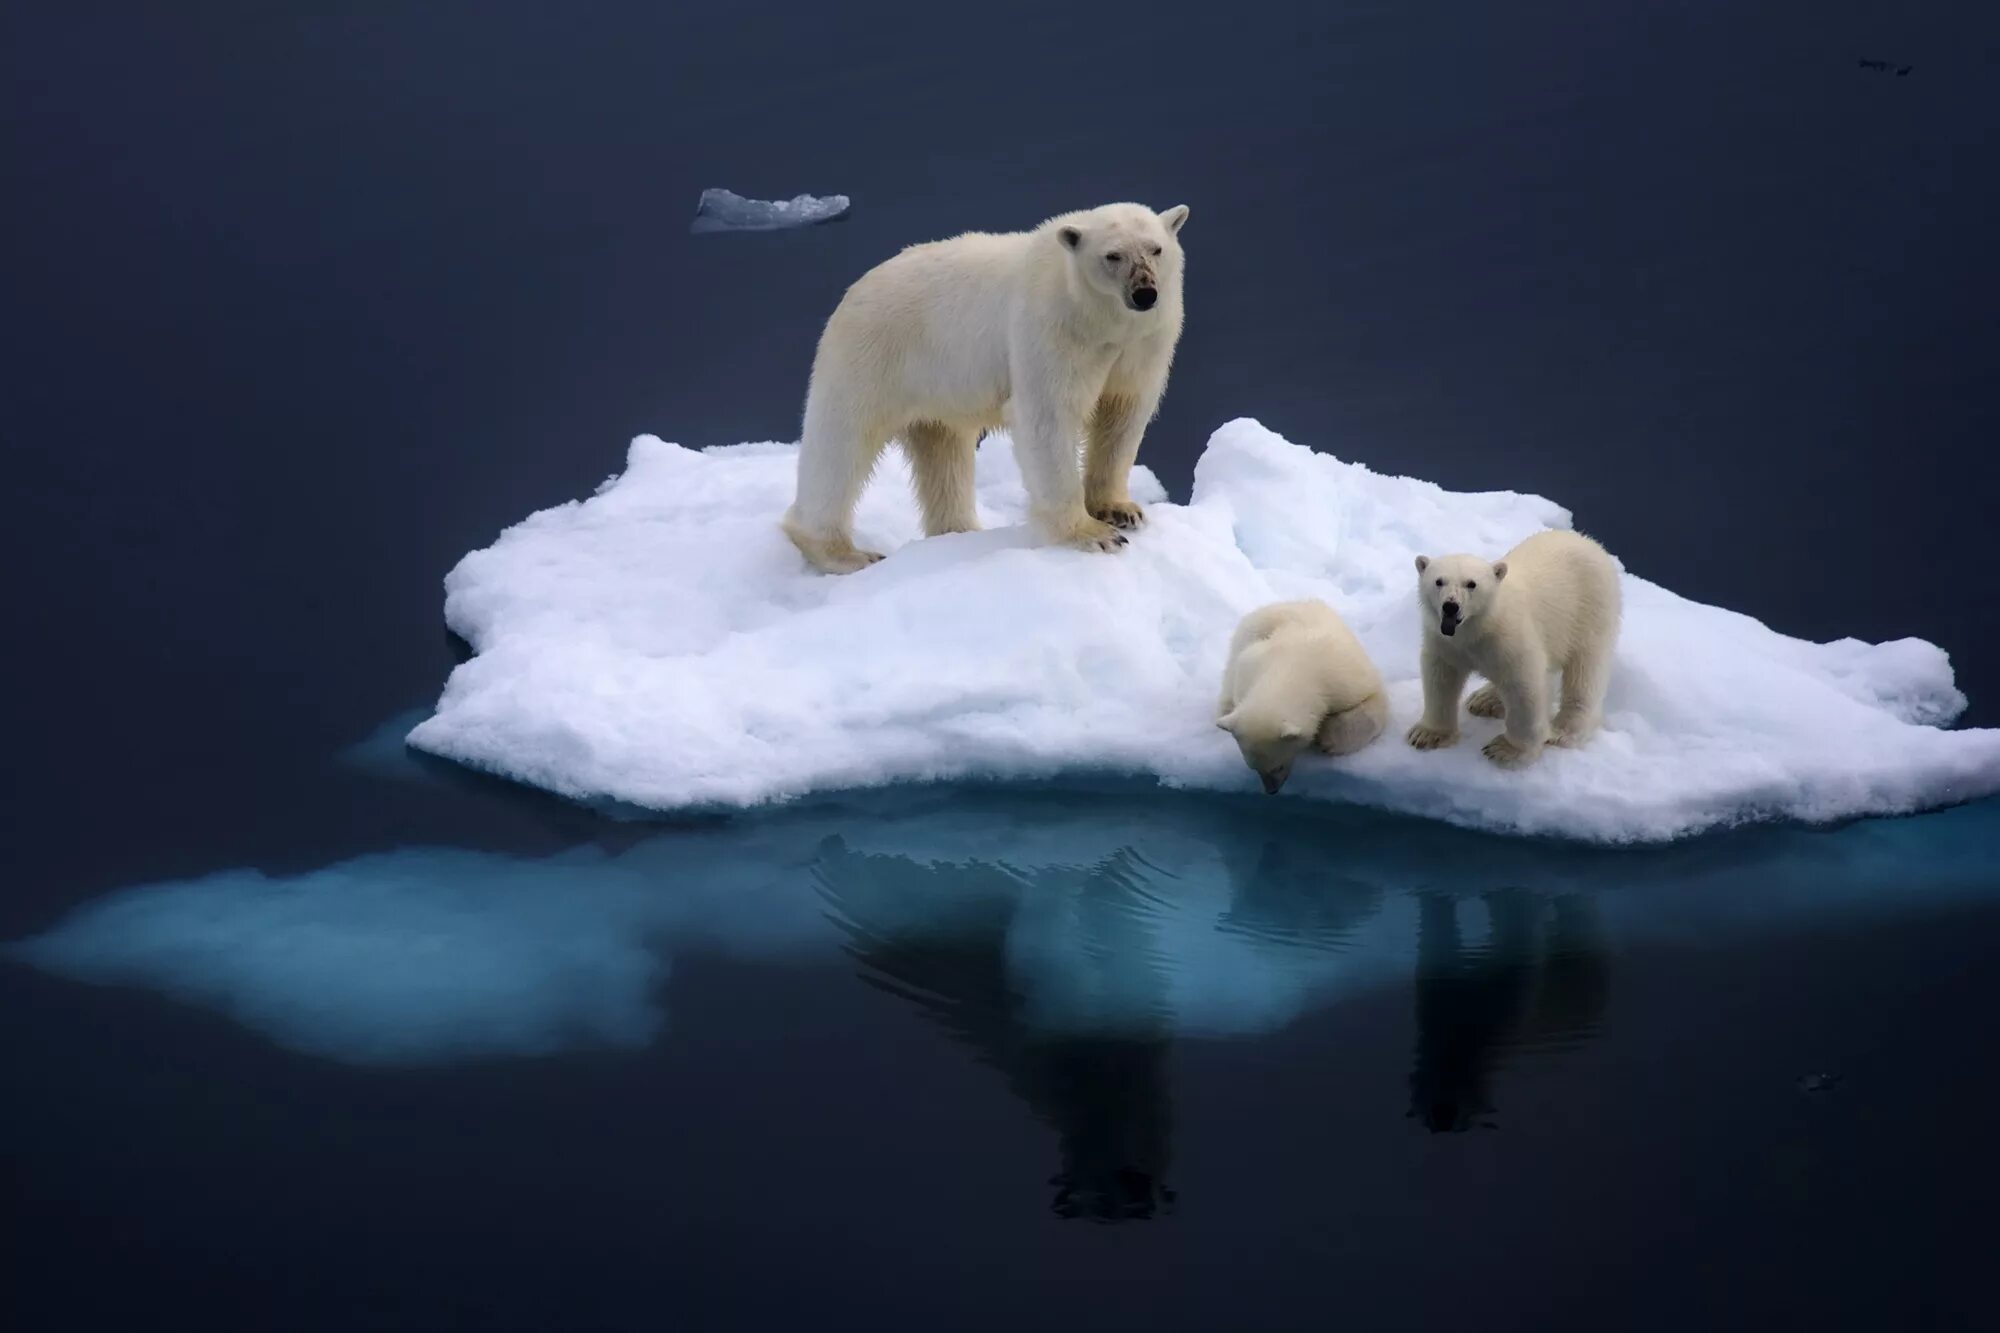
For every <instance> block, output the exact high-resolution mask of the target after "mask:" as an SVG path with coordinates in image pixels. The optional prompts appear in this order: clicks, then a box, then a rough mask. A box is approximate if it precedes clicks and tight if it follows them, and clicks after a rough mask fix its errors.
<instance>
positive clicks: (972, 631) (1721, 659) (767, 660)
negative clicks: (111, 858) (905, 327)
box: [409, 420, 2000, 842]
mask: <svg viewBox="0 0 2000 1333" xmlns="http://www.w3.org/2000/svg"><path fill="white" fill-rule="evenodd" d="M795 455H796V451H795V447H794V446H791V445H782V444H745V445H735V446H730V447H724V448H712V449H707V450H701V451H696V450H691V449H684V448H681V447H679V446H677V445H672V444H666V443H663V442H662V441H660V440H658V439H655V438H652V437H650V436H647V437H641V438H640V439H638V440H637V441H635V442H634V443H633V445H632V450H631V456H630V461H629V464H628V466H627V468H626V470H625V472H624V474H623V475H621V476H619V477H616V478H614V479H612V480H610V481H608V482H606V483H605V485H604V486H603V487H602V488H600V490H599V491H598V493H597V495H596V496H594V497H593V498H591V499H589V500H586V501H582V502H572V503H569V504H565V505H560V506H558V507H556V508H553V509H548V510H544V511H543V512H541V513H539V514H536V515H534V516H532V517H531V518H529V519H527V520H526V521H525V522H523V523H520V524H518V525H516V526H515V527H513V528H510V529H508V530H507V531H506V532H505V533H503V534H502V535H501V537H500V539H499V540H498V541H497V542H495V543H494V544H493V545H492V546H491V547H488V548H487V549H485V550H482V551H476V552H474V553H472V554H471V555H469V556H467V557H465V559H464V560H462V561H461V562H460V563H459V565H458V567H457V568H456V569H454V570H453V571H452V572H451V574H450V576H449V577H448V578H447V580H446V584H445V586H446V593H447V595H446V600H445V615H446V618H447V620H448V621H449V623H450V625H451V627H452V628H453V629H454V630H456V631H457V632H458V633H459V634H461V635H462V636H464V638H465V639H466V640H467V641H468V642H469V643H470V644H471V645H472V646H473V648H474V649H475V650H476V654H477V655H476V656H475V657H473V658H472V659H471V660H470V661H467V662H466V663H464V664H463V665H461V666H460V667H458V669H457V670H456V671H454V672H453V673H452V676H451V679H450V681H449V682H448V683H447V685H446V687H445V690H444V694H443V697H442V698H441V699H440V700H439V701H438V705H437V711H436V713H435V715H434V716H432V717H431V718H430V719H429V720H427V721H425V722H423V723H421V724H420V725H418V726H417V727H416V729H415V730H414V731H412V732H411V733H410V738H409V739H410V743H411V744H412V745H414V746H416V747H417V748H419V749H422V750H426V751H429V752H431V753H433V754H437V755H441V756H443V757H446V758H449V759H454V760H457V761H459V762H461V763H464V764H467V765H470V766H472V767H474V768H478V769H482V770H485V771H488V772H492V773H497V774H501V775H504V776H507V777H510V778H514V779H516V780H518V781H521V782H526V783H531V784H534V785H536V786H539V787H544V788H547V789H548V790H551V791H554V792H559V793H561V794H563V795H566V796H569V797H573V798H577V799H580V800H586V801H601V802H605V803H608V804H609V803H624V804H629V805H636V806H640V807H648V808H652V809H656V810H674V809H682V808H688V807H741V806H752V805H758V804H762V803H766V802H771V801H776V800H782V799H787V798H792V797H797V796H800V795H803V794H805V793H808V792H814V791H824V790H830V789H840V788H859V787H867V786H878V785H883V784H888V783H897V782H921V781H942V780H967V779H988V780H992V779H1002V780H1004V779H1025V778H1051V777H1060V776H1064V775H1070V776H1081V775H1082V774H1084V773H1092V774H1098V775H1102V774H1106V773H1118V774H1126V775H1132V776H1139V777H1150V778H1153V779H1156V780H1158V781H1159V782H1161V783H1164V784H1166V785H1169V786H1175V787H1190V788H1212V789H1217V790H1224V791H1232V792H1244V791H1253V790H1255V789H1256V787H1257V779H1256V777H1255V775H1254V774H1252V773H1251V772H1250V771H1249V770H1248V769H1247V768H1246V767H1245V766H1244V765H1243V762H1242V760H1241V758H1240V757H1239V756H1238V754H1237V752H1236V747H1235V745H1234V744H1232V743H1231V741H1230V738H1229V737H1228V736H1227V735H1225V734H1223V733H1222V732H1221V731H1219V730H1217V729H1216V727H1215V724H1214V718H1213V712H1214V706H1215V694H1216V683H1217V681H1218V680H1219V678H1220V672H1221V670H1222V664H1223V656H1224V653H1225V650H1226V648H1227V645H1228V641H1229V634H1230V631H1231V629H1232V628H1233V627H1234V625H1235V623H1236V620H1237V618H1238V617H1240V616H1241V615H1242V614H1243V613H1244V612H1245V611H1248V610H1250V609H1251V608H1253V607H1256V606H1259V605H1261V604H1263V603H1266V602H1270V601H1273V600H1276V599H1280V598H1290V597H1302V596H1316V597H1322V598H1325V599H1326V600H1327V601H1328V602H1330V603H1331V604H1332V605H1333V606H1334V607H1336V608H1337V609H1338V610H1339V611H1340V613H1341V614H1342V615H1343V616H1345V617H1346V619H1347V621H1348V623H1349V624H1350V625H1352V626H1353V628H1354V631H1355V633H1356V634H1358V635H1359V636H1360V638H1361V640H1362V642H1363V643H1364V644H1366V645H1367V648H1368V650H1369V652H1370V654H1371V655H1373V657H1374V658H1375V661H1376V662H1377V664H1378V665H1379V666H1380V667H1381V670H1382V674H1383V677H1384V679H1385V680H1386V681H1387V682H1388V686H1389V692H1390V700H1391V718H1390V727H1389V731H1388V732H1387V734H1385V735H1384V737H1383V738H1382V739H1381V740H1379V741H1377V742H1376V743H1375V744H1374V745H1372V746H1370V747H1369V748H1368V749H1366V750H1364V751H1362V752H1361V753H1360V754H1358V755H1355V756H1352V757H1351V758H1347V759H1342V760H1330V759H1324V758H1318V759H1317V761H1315V759H1314V758H1313V757H1308V758H1307V759H1303V760H1301V762H1300V763H1299V765H1298V767H1297V768H1296V769H1295V770H1294V772H1293V775H1292V779H1291V781H1290V783H1289V784H1288V785H1287V786H1286V789H1285V796H1284V797H1282V798H1280V799H1298V798H1301V797H1304V798H1317V799H1321V800H1333V801H1347V802H1355V803H1359V804H1363V805H1369V806H1375V807H1379V808H1383V809H1389V810H1397V811H1403V812H1407V813H1412V814H1417V815H1421V816H1427V817H1431V818H1435V819H1441V820H1446V821H1449V822H1452V823H1455V824H1461V825H1465V826H1468V827H1476V828H1484V829H1489V830H1496V831H1504V832H1514V833H1524V834H1543V835H1553V836H1559V837H1567V838H1575V839H1583V840H1590V841H1603V842H1637V841H1659V840H1664V839H1669V838H1674V837H1677V836H1680V835H1684V834H1688V833H1693V832H1696V831H1699V830H1703V829H1709V828H1714V827H1717V826H1721V825H1727V824H1734V823H1742V822H1747V821H1750V820H1758V819H1773V818H1792V819H1799V820H1807V821H1826V820H1834V819H1841V818H1846V817H1850V816H1857V815H1865V814H1892V813H1905V812H1910V811H1914V810H1918V809H1922V808H1925V807H1929V806H1935V805H1940V804H1946V803H1950V802H1955V801H1960V800H1967V799H1970V798H1973V797H1977V796H1983V795H1988V794H1991V793H1993V792H1995V791H2000V731H1993V730H1963V731H1950V730H1944V729H1943V727H1944V725H1945V724H1948V723H1949V722H1951V720H1952V719H1954V718H1955V717H1956V716H1957V715H1958V714H1959V713H1960V712H1961V711H1962V710H1963V709H1964V707H1965V698H1964V696H1963V695H1961V694H1960V693H1959V692H1958V690H1957V689H1956V688H1955V687H1954V686H1953V683H1952V672H1951V665H1950V662H1949V661H1948V660H1947V659H1946V657H1945V654H1944V653H1943V652H1942V651H1941V650H1940V649H1938V648H1937V647H1935V646H1934V645H1932V644H1929V643H1926V642H1923V641H1921V640H1917V639H1900V640H1897V641H1895V642H1891V643H1882V644H1868V643H1862V642H1859V641H1857V640H1853V639H1843V640H1840V641H1838V642H1835V643H1825V644H1815V643H1808V642H1805V641H1803V640H1800V639H1793V638H1788V637H1786V636H1785V635H1782V634H1778V633H1776V632H1774V631H1772V630H1770V629H1768V628H1766V627H1765V626H1763V625H1761V624H1759V623H1758V622H1757V621H1755V620H1752V619H1751V618H1749V617H1748V616H1744V615H1740V614H1738V613H1736V612H1733V611H1727V610H1722V609H1720V608H1717V607H1712V606H1704V605H1702V604H1700V603H1697V602H1691V601H1688V600H1686V599H1685V598H1682V597H1678V596H1676V595H1674V594H1673V593H1671V592H1668V591H1667V590H1666V589H1664V588H1661V587H1658V586H1657V585H1655V584H1652V583H1648V582H1647V581H1646V580H1644V579H1642V578H1638V577H1636V576H1634V575H1632V574H1629V573H1628V574H1626V576H1625V598H1626V605H1625V625H1624V630H1623V633H1622V635H1621V637H1620V640H1619V647H1618V655H1617V663H1616V667H1615V669H1614V673H1613V677H1612V683H1611V692H1610V697H1609V698H1608V700H1607V702H1606V721H1605V727H1604V730H1603V731H1602V732H1600V733H1599V734H1598V736H1597V737H1596V738H1595V739H1593V740H1592V741H1591V742H1590V744H1589V745H1588V746H1587V747H1585V748H1583V749H1581V750H1555V749H1551V750H1550V751H1549V752H1548V753H1547V754H1546V755H1545V756H1544V757H1543V758H1542V760H1541V761H1540V762H1539V763H1538V764H1536V765H1535V766H1533V767H1532V768H1529V769H1527V770H1524V771H1506V770H1502V769H1499V768H1496V767H1494V766H1493V765H1492V764H1490V763H1488V762H1487V761H1486V760H1485V759H1484V758H1483V757H1482V756H1481V755H1480V752H1479V750H1480V746H1481V745H1482V744H1483V743H1484V742H1485V740H1486V739H1487V738H1488V736H1489V735H1491V734H1493V733H1494V732H1496V731H1497V730H1498V724H1497V723H1496V722H1492V721H1485V720H1482V719H1478V718H1471V717H1467V718H1465V719H1464V720H1463V727H1464V734H1463V738H1462V739H1461V740H1460V742H1459V744H1458V745H1457V746H1456V747H1454V748H1452V749H1450V750H1445V751H1434V752H1428V753H1420V752H1418V751H1415V750H1412V749H1411V748H1410V747H1409V746H1407V745H1405V744H1404V743H1403V741H1402V732H1403V731H1404V729H1405V728H1407V727H1408V726H1409V724H1410V723H1411V722H1413V721H1414V720H1415V719H1416V717H1417V715H1418V713H1419V712H1420V711H1421V694H1422V691H1421V687H1420V685H1419V682H1418V680H1417V648H1418V630H1419V624H1418V613H1417V609H1416V593H1415V588H1416V583H1415V579H1416V575H1415V571H1414V569H1413V567H1412V563H1411V562H1412V558H1413V557H1414V556H1415V555H1416V554H1418V553H1420V552H1423V553H1429V554H1437V553H1440V552H1447V551H1472V552H1481V553H1486V554H1488V555H1489V556H1497V555H1498V554H1500V553H1501V552H1503V551H1505V550H1506V549H1507V548H1508V547H1510V546H1512V545H1513V544H1514V543H1515V542H1517V541H1519V540H1520V539H1521V538H1523V537H1525V536H1527V535H1528V534H1529V533H1531V532H1535V531H1537V530H1539V529H1541V528H1544V527H1567V526H1569V523H1570V516H1569V514H1568V512H1567V511H1565V510H1564V509H1562V508H1561V507H1560V506H1558V505H1556V504H1553V503H1551V502H1550V501H1548V500H1544V499H1541V498H1539V497H1536V496H1529V495H1516V494H1512V493H1508V492H1491V493H1485V494H1460V493H1455V492H1451V491H1446V490H1443V489H1441V488H1440V487H1438V486H1436V485H1433V484H1431V483H1429V482H1424V481H1417V480H1412V479H1409V478H1401V477H1389V476H1383V475H1380V474H1377V473H1375V472H1371V471H1369V470H1368V469H1367V468H1366V467H1363V466H1360V465H1358V464H1354V463H1347V462H1342V461H1341V460H1339V459H1337V458H1334V457H1331V456H1329V455H1326V454H1321V453H1314V452H1312V451H1311V450H1309V449H1306V448H1303V447H1301V446H1298V445H1294V444H1291V443H1289V442H1287V441H1285V440H1283V439H1281V438H1279V437H1278V436H1277V435H1275V434H1273V433H1271V432H1270V431H1268V430H1266V429H1264V428H1263V427H1262V426H1260V425H1259V424H1257V423H1256V422H1254V421H1249V420H1238V421H1234V422H1231V423H1230V424H1228V425H1226V426H1224V427H1223V428H1222V429H1221V430H1219V431H1217V432H1216V433H1215V435H1214V437H1213V438H1212V439H1211V440H1210V441H1209V444H1208V448H1207V450H1206V451H1205V452H1204V453H1203V455H1202V457H1201V460H1200V462H1199V464H1198V465H1197V467H1196V470H1195V480H1194V493H1193V498H1192V499H1191V501H1190V502H1189V503H1188V504H1186V505H1174V504H1167V503H1164V498H1165V497H1164V494H1163V492H1162V490H1161V488H1160V486H1159V483H1158V482H1157V480H1155V479H1154V478H1153V477H1152V476H1151V474H1150V473H1147V472H1146V471H1145V470H1144V469H1143V468H1141V469H1138V470H1136V471H1135V472H1134V474H1133V494H1134V496H1135V498H1137V499H1139V500H1140V501H1141V502H1143V503H1146V504H1148V505H1149V510H1148V512H1149V515H1150V522H1149V523H1148V524H1147V526H1146V527H1145V529H1144V530H1143V531H1141V532H1140V533H1138V534H1137V535H1136V536H1135V537H1134V539H1133V541H1132V544H1131V545H1130V546H1129V547H1128V548H1127V549H1126V550H1124V551H1123V552H1121V553H1119V554H1117V555H1110V556H1106V555H1086V554H1083V553H1080V552H1075V551H1070V550H1066V549H1055V548H1046V547H1038V546H1035V545H1034V544H1033V543H1032V542H1031V540H1030V538H1029V536H1028V534H1027V532H1026V531H1025V530H1024V528H1023V527H1022V526H1021V525H1022V523H1023V521H1024V519H1025V515H1026V507H1027V505H1026V497H1025V494H1024V492H1023V490H1022V487H1021V481H1020V474H1019V471H1018V469H1017V468H1016V466H1015V464H1014V460H1013V457H1012V446H1011V444H1010V442H1009V441H1008V440H1007V439H1006V438H1005V437H1003V436H992V437H988V439H987V440H986V441H985V443H984V444H983V445H982V447H981V449H980V453H979V466H978V485H979V506H980V511H981V514H982V517H983V520H984V521H985V523H986V524H987V525H988V529H987V530H986V531H984V532H976V533H964V534H958V535H953V536H947V537H939V538H931V539H927V540H921V541H919V540H917V538H918V534H919V531H920V528H919V525H918V520H917V515H916V509H915V505H914V502H913V500H912V499H911V496H910V490H909V479H908V476H907V471H906V469H905V467H904V465H903V462H902V460H901V458H900V456H899V455H897V454H896V453H894V452H893V451H891V453H890V454H889V455H888V456H887V457H886V458H885V461H884V464H883V467H882V469H881V471H880V473H879V474H878V475H877V477H876V479H875V481H874V483H873V484H872V485H871V486H870V488H869V490H868V492H867V494H866V495H865V496H864V498H863V500H862V504H861V509H860V513H859V515H858V520H857V532H858V536H859V539H860V541H861V543H862V544H863V545H866V546H872V547H873V548H874V549H877V550H886V551H889V552H891V554H890V557H889V558H888V559H887V560H884V561H882V562H881V563H880V564H877V565H875V566H873V567H871V568H869V569H867V570H864V571H862V572H861V573H858V574H853V575H848V576H846V577H841V578H830V577H826V576H822V575H819V574H815V573H812V572H810V571H809V570H808V569H807V568H806V566H805V564H804V562H803V561H802V560H801V559H800V558H799V556H798V555H797V553H796V552H794V551H793V549H792V548H791V546H790V545H789V544H788V543H787V542H786V540H785V538H784V537H783V535H782V534H781V533H780V532H779V531H778V527H777V519H778V516H779V515H780V514H781V513H782V512H783V511H784V508H785V506H786V505H787V504H788V503H789V502H790V500H791V496H792V486H793V469H794V462H795ZM1611 536H1612V542H1611V544H1612V546H1613V550H1614V554H1615V553H1616V540H1615V534H1612V535H1611Z"/></svg>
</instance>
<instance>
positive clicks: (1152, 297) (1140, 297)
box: [1132, 287, 1160, 310]
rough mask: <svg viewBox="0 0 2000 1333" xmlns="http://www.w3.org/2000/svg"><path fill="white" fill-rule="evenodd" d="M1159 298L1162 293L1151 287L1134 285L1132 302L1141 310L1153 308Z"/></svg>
mask: <svg viewBox="0 0 2000 1333" xmlns="http://www.w3.org/2000/svg"><path fill="white" fill-rule="evenodd" d="M1159 299H1160V294H1159V293H1158V292H1156V291H1154V290H1153V289H1152V288H1151V287H1134V288H1133V289H1132V304H1133V305H1134V306H1135V307H1136V308H1138V309H1140V310H1151V309H1152V308H1153V305H1154V303H1155V302H1157V301H1158V300H1159Z"/></svg>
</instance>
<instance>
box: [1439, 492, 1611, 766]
mask: <svg viewBox="0 0 2000 1333" xmlns="http://www.w3.org/2000/svg"><path fill="white" fill-rule="evenodd" d="M1417 590H1418V598H1419V601H1420V602H1421V603H1422V606H1423V611H1424V646H1423V678H1424V715H1423V718H1422V719H1421V720H1420V721H1419V722H1418V723H1417V724H1416V725H1415V726H1413V727H1411V728H1410V732H1409V737H1408V739H1409V742H1410V744H1411V745H1414V746H1416V747H1417V748H1418V749H1419V750H1434V749H1436V748H1438V747H1439V746H1444V745H1451V744H1453V743H1455V742H1456V741H1457V740H1458V698H1459V695H1460V694H1462V693H1464V691H1465V678H1466V676H1467V675H1469V674H1470V673H1471V672H1474V671H1477V672H1478V673H1479V674H1480V675H1482V676H1484V677H1486V679H1487V682H1488V683H1487V684H1486V685H1485V686H1483V687H1481V688H1480V689H1478V690H1476V691H1474V693H1473V696H1472V698H1471V699H1470V700H1468V701H1467V707H1468V708H1469V709H1470V710H1471V712H1472V714H1473V716H1475V717H1505V718H1506V720H1507V729H1506V730H1505V731H1504V732H1502V733H1501V734H1500V735H1498V736H1495V737H1494V738H1493V739H1492V740H1490V741H1488V742H1487V743H1486V746H1485V750H1484V753H1485V755H1486V757H1487V758H1488V759H1491V760H1492V761H1493V762H1494V763H1496V764H1499V765H1500V766H1501V767H1503V768H1523V767H1526V766H1527V765H1529V764H1532V763H1534V762H1535V760H1537V759H1539V758H1541V755H1542V746H1544V745H1567V746H1576V745H1582V744H1583V743H1584V742H1585V741H1587V740H1589V739H1590V738H1591V736H1592V735H1593V734H1595V733H1596V731H1597V727H1598V724H1599V723H1600V722H1601V721H1603V717H1604V691H1605V688H1606V686H1608V685H1609V684H1610V681H1611V653H1612V650H1613V649H1614V648H1616V647H1617V645H1618V619H1619V615H1620V613H1621V596H1620V592H1619V585H1618V566H1617V564H1616V563H1614V562H1613V561H1612V559H1611V557H1610V555H1609V554H1607V553H1606V552H1605V549H1604V548H1603V547H1602V546H1599V545H1598V544H1597V543H1596V542H1594V541H1592V540H1590V538H1588V537H1585V536H1582V535H1580V534H1578V533H1574V532H1555V531H1551V532H1538V533H1536V534H1535V535H1534V536H1532V537H1530V538H1528V539H1527V540H1526V541H1524V542H1522V543H1521V544H1520V545H1519V546H1516V547H1515V548H1514V549H1513V550H1511V551H1509V552H1507V555H1506V557H1505V558H1504V559H1502V560H1498V561H1496V562H1494V563H1493V564H1490V565H1489V564H1487V563H1486V562H1485V561H1484V560H1481V559H1479V558H1478V557H1477V556H1470V555H1446V556H1439V557H1438V558H1437V559H1435V560H1433V559H1431V558H1430V557H1429V556H1423V555H1420V556H1418V557H1417ZM1552 671H1560V672H1561V673H1562V707H1561V708H1559V709H1557V710H1556V715H1555V720H1554V722H1553V723H1551V722H1550V719H1549V673H1550V672H1552ZM1552 727H1553V730H1551V728H1552Z"/></svg>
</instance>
